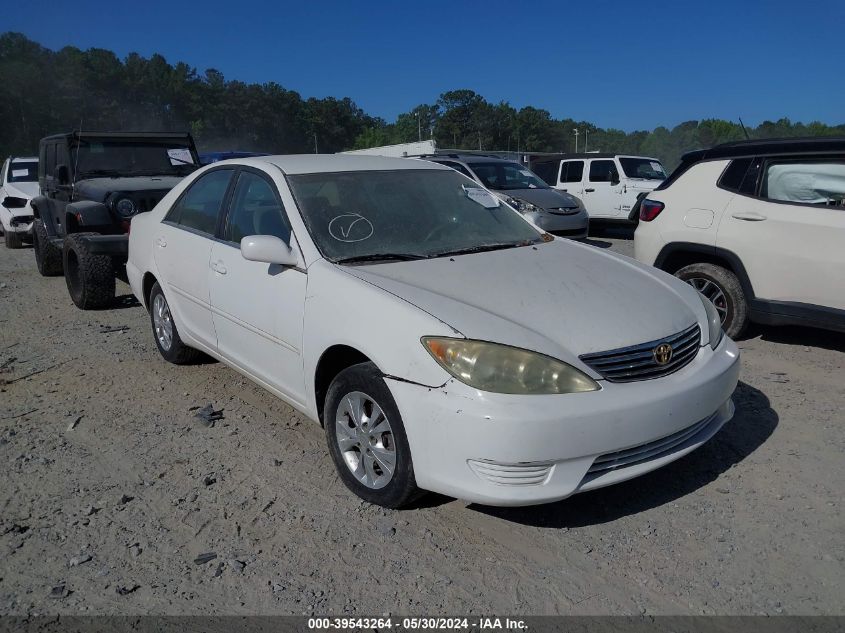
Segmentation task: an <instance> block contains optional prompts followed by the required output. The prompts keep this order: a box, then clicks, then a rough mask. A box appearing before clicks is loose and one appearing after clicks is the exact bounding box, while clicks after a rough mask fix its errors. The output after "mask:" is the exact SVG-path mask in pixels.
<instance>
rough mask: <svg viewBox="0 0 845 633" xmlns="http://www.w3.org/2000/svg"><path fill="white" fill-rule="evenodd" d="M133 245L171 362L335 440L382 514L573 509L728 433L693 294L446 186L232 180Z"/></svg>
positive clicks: (369, 172) (717, 346)
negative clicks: (261, 394)
mask: <svg viewBox="0 0 845 633" xmlns="http://www.w3.org/2000/svg"><path fill="white" fill-rule="evenodd" d="M131 229H132V230H131V233H130V242H129V262H128V264H127V274H128V277H129V281H130V283H131V286H132V290H133V292H134V293H135V295H136V296H137V297H138V299H139V301H141V302H142V303H143V305H145V306H146V307H147V308H148V309H149V311H150V319H151V324H152V329H153V332H154V339H155V343H156V345H157V346H158V349H159V351H160V352H161V354H162V356H163V357H164V358H165V359H167V360H169V361H172V362H175V363H186V362H189V361H190V360H191V359H192V358H194V357H195V356H196V354H197V350H200V351H202V352H205V353H206V354H209V355H211V356H213V357H214V358H217V359H219V360H221V361H223V362H224V363H226V364H227V365H230V366H231V367H232V368H234V369H236V370H237V371H239V372H241V373H242V374H243V375H245V376H247V377H248V378H250V379H252V380H253V381H255V382H256V383H258V384H259V385H261V386H263V387H265V388H266V389H267V390H269V391H270V392H272V393H274V394H275V395H277V396H278V397H279V398H281V399H282V400H284V401H285V402H287V403H288V404H290V405H291V406H293V407H294V408H296V409H298V410H299V411H301V412H303V413H304V414H306V415H307V416H309V417H310V418H312V419H314V420H316V421H319V422H321V423H322V424H323V426H324V428H325V433H326V436H327V439H328V448H329V452H330V453H331V456H332V458H333V459H334V463H335V465H336V466H337V469H338V472H339V474H340V477H341V478H342V480H343V481H344V483H345V484H346V485H347V486H348V487H349V488H350V489H351V490H352V491H354V492H355V493H356V494H358V495H359V496H360V497H362V498H363V499H366V500H368V501H371V502H374V503H377V504H381V505H384V506H389V507H398V506H401V505H403V504H406V503H408V502H409V501H410V500H411V499H413V498H414V497H415V496H416V494H417V492H418V490H419V489H423V490H433V491H436V492H439V493H443V494H446V495H451V496H454V497H459V498H461V499H465V500H469V501H475V502H480V503H486V504H495V505H525V504H536V503H543V502H548V501H554V500H557V499H563V498H564V497H567V496H569V495H571V494H573V493H576V492H580V491H583V490H590V489H593V488H598V487H600V486H606V485H608V484H612V483H615V482H618V481H623V480H626V479H629V478H631V477H635V476H637V475H640V474H642V473H645V472H648V471H651V470H654V469H655V468H658V467H660V466H662V465H664V464H666V463H669V462H671V461H673V460H676V459H678V458H679V457H681V456H682V455H684V454H686V453H689V452H690V451H692V450H694V449H695V448H696V447H698V446H700V445H701V444H702V443H704V442H705V441H707V440H708V439H709V438H710V437H711V436H712V435H713V434H714V433H716V432H717V431H718V430H719V428H721V426H722V425H723V424H724V423H725V422H726V421H727V420H728V419H730V418H731V416H732V414H733V411H734V407H733V404H732V402H731V394H732V393H733V391H734V388H735V386H736V384H737V375H738V371H739V364H738V358H739V352H738V350H737V347H736V345H735V344H734V343H733V342H732V341H731V340H730V339H729V338H728V337H726V336H723V333H722V329H721V327H720V326H719V318H718V314H717V313H716V310H715V309H714V308H713V306H712V305H711V304H710V303H709V302H708V301H706V300H704V299H703V298H702V297H701V296H700V295H699V294H698V293H697V292H696V291H695V290H694V289H693V288H691V287H690V286H689V285H687V284H685V283H683V282H680V281H678V280H677V279H675V278H674V277H672V276H671V275H667V274H665V273H662V272H659V271H656V270H654V269H652V268H649V267H646V266H643V265H641V264H638V263H636V262H635V261H633V260H631V259H627V258H624V257H621V256H616V255H611V254H608V253H605V252H602V251H600V250H599V249H596V248H593V247H591V246H587V245H582V244H578V243H575V242H570V241H567V240H556V239H554V238H552V237H551V236H549V235H547V234H545V233H542V232H540V231H539V230H537V229H536V228H535V227H533V226H532V225H531V224H530V223H529V222H528V221H526V220H525V219H524V218H523V217H522V216H521V215H520V214H519V213H517V212H516V211H514V210H513V209H511V208H510V207H508V206H507V205H504V204H502V203H501V201H500V200H499V199H498V198H496V197H495V196H493V195H492V194H491V193H490V192H488V191H486V190H485V189H483V188H481V187H480V186H478V185H475V184H473V183H471V182H468V181H467V179H466V178H465V177H464V176H461V175H460V174H458V173H457V172H455V171H453V170H452V169H450V168H448V167H444V166H442V165H436V164H434V163H427V162H422V161H409V160H406V159H401V158H384V157H371V156H354V155H353V156H350V155H334V156H320V155H308V156H269V157H264V158H249V159H238V160H231V161H224V162H219V163H215V164H213V165H211V166H208V167H205V168H203V169H201V170H199V171H197V172H196V173H195V174H192V175H191V176H189V177H188V178H186V179H185V180H184V181H183V182H181V183H180V184H179V185H177V186H176V187H175V188H174V189H173V190H172V191H171V192H169V193H168V194H167V195H166V196H165V197H164V198H163V199H162V201H161V202H160V203H159V204H158V205H157V206H156V207H155V209H153V211H151V212H149V213H142V214H139V215H137V216H135V217H134V219H133V220H132V227H131Z"/></svg>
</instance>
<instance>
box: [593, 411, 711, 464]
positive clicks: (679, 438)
mask: <svg viewBox="0 0 845 633" xmlns="http://www.w3.org/2000/svg"><path fill="white" fill-rule="evenodd" d="M717 415H718V412H716V413H714V414H713V415H710V416H708V417H706V418H704V419H703V420H701V421H700V422H696V423H695V424H693V425H692V426H689V427H687V428H685V429H682V430H680V431H678V432H677V433H673V434H672V435H667V436H666V437H662V438H660V439H659V440H654V441H653V442H648V443H646V444H640V445H639V446H635V447H633V448H628V449H625V450H622V451H616V452H615V453H606V454H605V455H601V456H599V457H597V458H596V461H594V462H593V465H592V466H590V469H589V470H588V471H587V475H598V474H604V473H605V472H607V471H610V470H616V469H617V468H626V467H628V466H634V465H636V464H639V463H642V462H646V461H649V460H652V459H657V458H658V457H663V456H664V455H668V454H669V453H671V452H672V451H673V449H675V448H677V447H679V446H680V445H682V444H683V443H684V442H686V441H687V440H688V439H690V438H691V437H694V436H695V435H696V434H697V433H699V432H700V431H701V430H703V429H704V428H705V427H706V426H707V425H708V424H710V423H711V422H713V419H714V418H715V417H716V416H717Z"/></svg>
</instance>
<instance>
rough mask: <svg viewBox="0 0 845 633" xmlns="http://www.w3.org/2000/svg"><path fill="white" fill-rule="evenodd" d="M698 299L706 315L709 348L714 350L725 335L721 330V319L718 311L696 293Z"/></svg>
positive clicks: (705, 298) (701, 295)
mask: <svg viewBox="0 0 845 633" xmlns="http://www.w3.org/2000/svg"><path fill="white" fill-rule="evenodd" d="M698 298H699V299H701V304H702V305H703V306H704V311H705V312H706V313H707V326H708V327H709V329H710V347H712V348H713V349H716V348H717V347H718V346H719V343H721V342H722V337H723V336H724V335H725V332H724V330H722V317H720V316H719V311H718V310H717V309H716V306H714V305H713V302H712V301H710V299H708V298H707V297H705V296H704V295H703V294H701V293H700V292H699V293H698Z"/></svg>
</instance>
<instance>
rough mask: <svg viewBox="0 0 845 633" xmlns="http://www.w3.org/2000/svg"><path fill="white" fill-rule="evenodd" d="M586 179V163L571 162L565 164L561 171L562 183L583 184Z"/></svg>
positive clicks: (580, 161)
mask: <svg viewBox="0 0 845 633" xmlns="http://www.w3.org/2000/svg"><path fill="white" fill-rule="evenodd" d="M583 177H584V161H583V160H570V161H567V162H565V163H564V164H563V167H561V170H560V181H561V182H581V179H582V178H583Z"/></svg>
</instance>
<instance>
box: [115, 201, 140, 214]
mask: <svg viewBox="0 0 845 633" xmlns="http://www.w3.org/2000/svg"><path fill="white" fill-rule="evenodd" d="M114 208H115V210H116V211H117V212H118V213H119V214H120V215H121V216H123V217H124V218H128V217H129V216H131V215H132V214H133V213H135V203H134V202H133V201H132V200H131V199H130V198H118V199H117V200H116V201H115V203H114Z"/></svg>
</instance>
